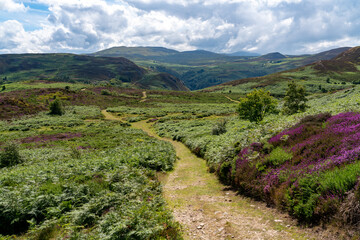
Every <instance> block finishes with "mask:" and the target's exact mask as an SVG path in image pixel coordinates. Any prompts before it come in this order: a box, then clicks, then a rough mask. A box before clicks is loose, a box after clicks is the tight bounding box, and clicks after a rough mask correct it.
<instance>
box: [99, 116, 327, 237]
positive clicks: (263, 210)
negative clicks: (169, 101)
mask: <svg viewBox="0 0 360 240" xmlns="http://www.w3.org/2000/svg"><path fill="white" fill-rule="evenodd" d="M107 114H108V113H107ZM107 114H106V115H105V117H106V118H107V116H108V115H107ZM110 115H111V114H110ZM113 118H114V117H112V118H108V119H113ZM115 118H116V117H115ZM132 126H133V127H134V128H138V129H142V130H144V131H145V132H147V133H148V134H149V135H150V136H153V137H156V138H158V139H161V140H164V141H168V142H170V143H171V144H173V146H174V147H175V149H176V154H177V157H178V158H179V160H178V161H177V163H176V165H175V168H174V170H173V171H172V172H170V173H169V174H167V175H165V176H162V177H161V182H162V183H163V191H164V197H165V199H166V201H167V202H168V205H169V207H170V208H171V209H172V210H173V213H174V217H175V219H176V220H177V221H178V222H180V223H181V225H182V226H183V227H184V238H185V239H197V240H198V239H206V240H212V239H214V240H215V239H216V240H221V239H269V240H270V239H271V240H272V239H281V240H287V239H330V238H329V237H328V236H326V237H321V236H320V234H319V233H317V235H315V234H314V233H313V232H311V231H308V230H306V229H301V228H300V227H298V226H296V222H295V221H293V220H292V219H291V218H289V217H288V216H287V215H286V214H281V213H279V212H278V211H276V210H275V209H271V208H267V207H266V206H265V204H263V203H260V202H255V201H252V200H251V199H248V198H244V197H242V196H238V195H236V193H235V192H234V191H231V190H228V189H226V187H224V185H222V184H221V183H219V181H218V180H217V178H216V176H215V175H214V174H211V173H209V172H208V171H207V166H206V163H205V161H204V160H203V159H200V158H198V157H196V156H195V155H194V154H193V153H191V152H190V150H189V149H188V148H187V147H186V146H185V145H184V144H182V143H180V142H176V141H172V140H170V139H166V138H161V137H159V136H158V135H157V134H156V133H155V132H154V130H153V129H152V128H151V125H150V124H149V123H146V121H141V122H136V123H133V124H132Z"/></svg>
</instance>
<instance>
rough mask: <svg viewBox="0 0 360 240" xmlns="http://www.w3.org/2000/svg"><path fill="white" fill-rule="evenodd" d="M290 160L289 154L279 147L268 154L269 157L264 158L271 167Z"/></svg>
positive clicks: (290, 155)
mask: <svg viewBox="0 0 360 240" xmlns="http://www.w3.org/2000/svg"><path fill="white" fill-rule="evenodd" d="M291 158H292V154H291V153H288V152H286V151H285V150H284V149H283V148H281V147H277V148H275V149H274V150H273V151H272V152H271V153H270V154H269V156H268V157H267V158H266V161H267V162H268V163H270V164H271V165H273V166H278V165H281V164H283V163H284V162H286V161H288V160H290V159H291Z"/></svg>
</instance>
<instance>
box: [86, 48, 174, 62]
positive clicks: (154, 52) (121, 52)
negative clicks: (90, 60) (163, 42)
mask: <svg viewBox="0 0 360 240" xmlns="http://www.w3.org/2000/svg"><path fill="white" fill-rule="evenodd" d="M176 53H179V52H178V51H176V50H172V49H167V48H163V47H124V46H121V47H112V48H109V49H105V50H102V51H99V52H96V53H93V54H90V55H91V56H97V57H98V56H100V57H130V58H137V57H138V58H139V59H143V58H149V59H151V57H158V56H167V55H172V54H176Z"/></svg>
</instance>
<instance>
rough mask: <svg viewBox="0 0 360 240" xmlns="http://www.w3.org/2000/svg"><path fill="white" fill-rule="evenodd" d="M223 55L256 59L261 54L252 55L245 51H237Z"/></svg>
mask: <svg viewBox="0 0 360 240" xmlns="http://www.w3.org/2000/svg"><path fill="white" fill-rule="evenodd" d="M225 55H228V56H233V57H258V56H260V55H261V54H259V53H253V52H246V51H238V52H233V53H227V54H225Z"/></svg>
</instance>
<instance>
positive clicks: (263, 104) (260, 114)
mask: <svg viewBox="0 0 360 240" xmlns="http://www.w3.org/2000/svg"><path fill="white" fill-rule="evenodd" d="M276 106H277V101H276V99H275V98H274V97H272V96H270V92H269V91H264V90H263V89H260V90H254V91H252V92H251V93H248V94H247V95H246V97H245V98H241V99H240V103H239V106H238V109H237V111H238V113H239V116H240V118H242V119H247V120H249V121H250V122H260V121H261V120H263V119H264V117H265V115H266V114H267V113H273V112H276Z"/></svg>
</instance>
